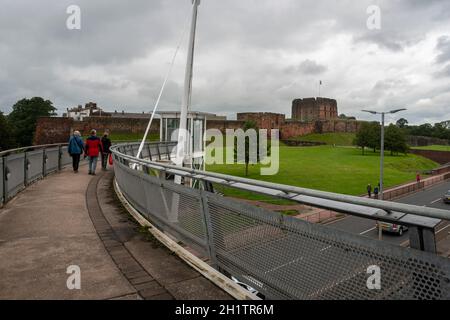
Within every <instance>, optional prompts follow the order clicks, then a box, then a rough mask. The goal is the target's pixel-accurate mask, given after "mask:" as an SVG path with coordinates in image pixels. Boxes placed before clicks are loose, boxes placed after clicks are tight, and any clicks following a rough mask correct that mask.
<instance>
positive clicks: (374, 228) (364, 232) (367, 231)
mask: <svg viewBox="0 0 450 320" xmlns="http://www.w3.org/2000/svg"><path fill="white" fill-rule="evenodd" d="M376 229H377V227H373V228H372V229H369V230H366V231H363V232H361V233H360V235H363V234H366V233H369V232H370V231H373V230H376Z"/></svg>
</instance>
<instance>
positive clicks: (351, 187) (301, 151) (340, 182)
mask: <svg viewBox="0 0 450 320" xmlns="http://www.w3.org/2000/svg"><path fill="white" fill-rule="evenodd" d="M437 166H438V165H437V163H435V162H433V161H431V160H428V159H425V158H423V157H420V156H416V155H412V154H408V155H406V156H405V155H398V156H390V155H386V157H385V171H384V175H385V181H384V185H385V187H390V186H395V185H399V184H402V183H405V182H409V181H414V179H415V174H416V171H418V170H429V169H432V168H435V167H437ZM379 167H380V157H379V154H378V153H373V152H371V151H367V152H366V154H365V155H364V156H363V155H361V151H360V150H359V149H357V148H350V147H332V146H318V147H284V146H283V147H280V169H279V172H278V174H277V175H274V176H261V175H260V170H259V168H260V165H250V168H249V175H248V178H251V179H257V180H264V181H269V182H274V183H282V184H290V185H295V186H299V187H305V188H312V189H318V190H324V191H331V192H337V193H344V194H352V195H360V194H363V193H365V190H366V186H367V184H368V183H371V184H372V185H373V186H374V185H376V184H377V183H378V180H379ZM207 170H208V171H214V172H220V173H224V174H230V175H234V176H240V177H244V176H245V170H244V165H242V164H235V165H209V166H207ZM223 192H224V193H225V194H226V195H228V196H236V197H245V198H248V199H252V200H262V199H266V197H263V196H259V195H256V194H249V193H246V192H242V191H239V190H236V189H231V188H229V189H226V190H223Z"/></svg>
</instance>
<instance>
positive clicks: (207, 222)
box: [200, 191, 218, 269]
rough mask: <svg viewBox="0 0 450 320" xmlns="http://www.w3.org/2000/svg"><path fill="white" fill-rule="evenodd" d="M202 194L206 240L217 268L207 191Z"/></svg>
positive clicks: (201, 201)
mask: <svg viewBox="0 0 450 320" xmlns="http://www.w3.org/2000/svg"><path fill="white" fill-rule="evenodd" d="M200 194H201V198H200V203H201V214H202V217H203V222H204V225H205V231H206V241H207V243H208V254H209V258H210V259H211V266H212V267H213V268H216V269H217V267H218V265H217V256H216V249H215V246H214V237H213V228H212V222H211V215H210V214H209V207H208V197H207V196H206V193H205V192H203V191H202V192H201V193H200Z"/></svg>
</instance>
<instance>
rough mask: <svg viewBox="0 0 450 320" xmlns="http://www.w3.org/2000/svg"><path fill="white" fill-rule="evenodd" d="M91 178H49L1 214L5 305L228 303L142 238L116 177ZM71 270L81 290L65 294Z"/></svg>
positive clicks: (0, 284) (0, 282)
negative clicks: (75, 269)
mask: <svg viewBox="0 0 450 320" xmlns="http://www.w3.org/2000/svg"><path fill="white" fill-rule="evenodd" d="M86 170H87V168H86V167H83V168H82V169H81V170H80V173H79V174H74V173H72V172H71V171H69V170H64V171H62V172H61V173H58V174H54V175H51V176H49V177H47V178H46V179H45V180H42V181H39V182H37V183H35V184H33V185H32V186H30V187H28V189H27V190H25V191H24V192H22V193H21V194H19V195H18V196H17V197H16V198H15V199H13V200H12V201H11V202H10V203H8V204H7V205H6V206H5V207H4V208H2V209H0V275H1V276H0V299H230V297H229V296H228V295H227V294H226V293H224V292H223V291H222V290H221V289H219V288H218V287H216V286H215V285H214V284H212V283H211V282H209V281H208V280H207V279H205V278H203V277H202V276H201V275H200V274H199V273H197V272H196V271H195V270H193V269H192V268H190V267H189V266H187V265H186V264H185V263H184V262H183V261H181V260H179V259H178V258H176V257H175V256H174V255H172V254H171V253H170V252H169V251H168V250H167V249H166V248H165V247H162V246H161V245H160V244H159V243H158V242H157V241H156V240H154V239H153V238H152V237H150V235H149V234H148V233H146V232H143V230H139V228H138V226H137V225H136V224H135V223H134V222H133V221H131V219H129V218H128V217H127V215H126V214H125V213H124V210H123V209H121V207H120V206H118V203H117V200H116V198H115V197H114V194H113V193H112V190H111V181H112V173H111V172H108V173H107V174H105V175H98V176H96V177H92V176H89V175H87V173H86V172H85V171H86ZM86 191H88V192H86ZM95 191H96V192H95ZM86 194H87V195H88V196H87V197H86ZM72 265H76V266H79V267H80V270H81V290H69V289H68V288H67V284H66V282H67V279H68V277H69V274H67V273H66V271H67V268H68V267H69V266H72Z"/></svg>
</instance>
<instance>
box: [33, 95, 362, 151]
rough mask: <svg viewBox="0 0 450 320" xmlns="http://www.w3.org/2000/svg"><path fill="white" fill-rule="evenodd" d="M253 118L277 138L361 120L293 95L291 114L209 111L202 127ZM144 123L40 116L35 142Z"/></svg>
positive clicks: (347, 128) (348, 126)
mask: <svg viewBox="0 0 450 320" xmlns="http://www.w3.org/2000/svg"><path fill="white" fill-rule="evenodd" d="M249 120H252V121H255V122H256V124H257V126H258V127H259V128H260V129H267V130H270V129H279V132H280V138H281V139H283V140H288V139H292V138H297V137H300V136H303V135H307V134H311V133H327V132H356V131H357V130H358V128H359V126H360V124H361V122H360V121H356V120H355V119H354V118H353V119H352V118H339V117H338V109H337V102H336V100H334V99H328V98H304V99H295V100H294V101H293V102H292V117H291V119H287V118H286V115H284V114H281V113H273V112H242V113H238V114H237V120H227V119H226V118H225V117H218V116H214V115H211V117H209V118H208V119H207V121H206V129H219V130H221V131H223V132H225V130H226V129H239V128H242V127H243V125H244V123H245V122H246V121H249ZM147 124H148V115H147V116H146V117H140V118H137V117H128V118H127V117H126V116H125V115H123V117H120V118H119V117H114V116H112V115H109V114H107V113H106V112H103V113H102V116H98V115H95V116H93V115H92V116H89V117H85V118H84V119H83V120H82V121H77V120H76V119H74V118H71V117H65V118H55V117H48V118H40V119H39V120H38V123H37V127H36V133H35V138H34V139H35V143H36V144H48V143H59V142H64V141H66V140H67V137H68V136H69V135H70V133H71V132H72V131H73V130H78V131H80V132H81V133H82V134H87V133H89V131H90V129H92V128H95V129H97V130H98V131H99V132H103V131H104V130H109V131H111V132H121V133H130V132H132V133H143V132H144V131H145V129H146V127H147ZM159 132H160V121H159V119H154V123H153V125H152V128H151V130H150V133H155V134H156V133H159Z"/></svg>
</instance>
